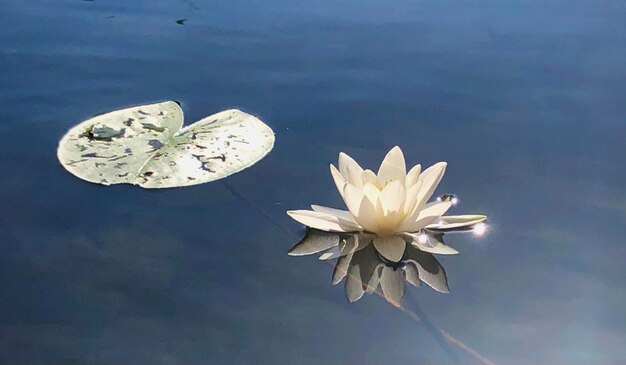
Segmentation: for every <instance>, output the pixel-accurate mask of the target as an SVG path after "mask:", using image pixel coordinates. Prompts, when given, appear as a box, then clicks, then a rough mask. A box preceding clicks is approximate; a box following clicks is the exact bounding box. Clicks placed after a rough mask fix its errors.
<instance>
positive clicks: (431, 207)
mask: <svg viewBox="0 0 626 365" xmlns="http://www.w3.org/2000/svg"><path fill="white" fill-rule="evenodd" d="M451 206H452V202H450V201H441V202H432V203H428V204H426V205H425V206H424V209H422V210H421V211H419V214H417V217H416V218H415V220H413V221H411V220H410V219H411V218H410V217H409V218H407V220H406V221H405V222H404V223H403V224H402V226H400V230H401V231H404V232H416V231H419V230H420V229H422V228H424V227H426V226H427V225H429V224H431V223H433V222H435V221H437V220H439V218H440V217H441V216H442V215H444V214H445V213H446V212H447V211H448V209H450V207H451Z"/></svg>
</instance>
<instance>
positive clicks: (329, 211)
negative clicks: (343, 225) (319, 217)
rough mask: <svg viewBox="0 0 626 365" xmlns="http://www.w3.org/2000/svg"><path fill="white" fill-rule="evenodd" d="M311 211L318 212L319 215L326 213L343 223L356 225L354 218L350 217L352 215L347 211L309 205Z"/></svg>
mask: <svg viewBox="0 0 626 365" xmlns="http://www.w3.org/2000/svg"><path fill="white" fill-rule="evenodd" d="M311 209H313V211H315V212H320V213H326V214H330V215H334V216H335V217H337V218H339V219H343V220H345V221H348V222H352V223H355V224H356V220H355V219H354V216H352V214H351V213H350V212H348V211H347V210H341V209H335V208H329V207H323V206H321V205H311Z"/></svg>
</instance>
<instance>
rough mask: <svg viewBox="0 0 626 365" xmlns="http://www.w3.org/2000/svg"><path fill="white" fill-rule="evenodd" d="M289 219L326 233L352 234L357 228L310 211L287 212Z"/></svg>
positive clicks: (327, 215)
mask: <svg viewBox="0 0 626 365" xmlns="http://www.w3.org/2000/svg"><path fill="white" fill-rule="evenodd" d="M287 214H289V216H290V217H291V218H293V219H294V220H296V221H298V222H300V223H302V224H304V225H305V226H308V227H311V228H315V229H319V230H322V231H328V232H354V231H358V230H359V228H358V226H356V225H354V224H353V223H350V222H348V221H344V220H343V219H339V218H337V217H335V216H332V215H330V214H325V213H319V212H314V211H311V210H290V211H288V212H287Z"/></svg>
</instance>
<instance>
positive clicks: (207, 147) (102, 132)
mask: <svg viewBox="0 0 626 365" xmlns="http://www.w3.org/2000/svg"><path fill="white" fill-rule="evenodd" d="M182 127H183V111H182V109H181V107H180V106H179V105H178V103H176V102H174V101H166V102H162V103H156V104H149V105H141V106H136V107H131V108H127V109H121V110H116V111H113V112H109V113H106V114H101V115H98V116H95V117H93V118H90V119H88V120H85V121H83V122H81V123H79V124H78V125H76V126H74V127H73V128H71V129H70V130H69V131H68V132H67V133H66V134H65V135H64V136H63V138H62V139H61V141H60V143H59V148H58V150H57V157H58V159H59V161H60V162H61V164H62V165H63V167H64V168H65V169H66V170H67V171H69V172H70V173H71V174H73V175H75V176H76V177H78V178H80V179H83V180H86V181H89V182H92V183H96V184H102V185H112V184H132V185H138V186H140V187H142V188H148V189H158V188H171V187H181V186H190V185H197V184H202V183H206V182H210V181H214V180H218V179H221V178H224V177H226V176H229V175H232V174H234V173H236V172H239V171H241V170H244V169H246V168H248V167H250V166H252V165H254V164H255V163H257V162H258V161H260V160H261V159H262V158H263V157H265V156H266V155H267V154H268V153H269V152H270V151H271V150H272V148H273V147H274V140H275V138H274V132H273V131H272V129H271V128H270V127H269V126H267V125H266V124H265V123H263V122H262V121H261V120H259V119H258V118H256V117H255V116H253V115H250V114H248V113H245V112H242V111H241V110H237V109H230V110H225V111H222V112H219V113H217V114H213V115H211V116H208V117H206V118H203V119H201V120H199V121H197V122H196V123H193V124H191V125H189V126H187V127H185V128H182Z"/></svg>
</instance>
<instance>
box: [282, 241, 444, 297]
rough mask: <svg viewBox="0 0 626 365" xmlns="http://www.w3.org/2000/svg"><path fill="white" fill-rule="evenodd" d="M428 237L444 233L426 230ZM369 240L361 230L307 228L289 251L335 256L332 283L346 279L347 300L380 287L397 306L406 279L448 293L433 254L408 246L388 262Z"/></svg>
mask: <svg viewBox="0 0 626 365" xmlns="http://www.w3.org/2000/svg"><path fill="white" fill-rule="evenodd" d="M428 236H430V237H431V238H432V239H436V240H438V241H442V240H443V233H429V234H428ZM369 242H371V237H369V236H368V235H364V234H361V233H353V234H345V233H331V232H324V231H319V230H316V229H309V230H307V233H306V236H305V237H304V238H303V239H302V240H301V241H300V242H298V243H297V244H296V245H295V246H294V247H293V248H292V249H291V250H290V251H289V254H290V255H293V256H301V255H310V254H315V253H320V252H322V254H321V256H320V259H322V260H325V259H330V258H337V262H336V264H335V269H334V270H333V276H332V283H333V284H337V283H339V282H340V281H341V280H343V279H344V278H345V279H346V284H345V291H346V297H347V298H348V300H349V301H350V302H354V301H357V300H359V299H360V298H361V297H362V296H363V294H365V293H367V294H371V293H373V292H374V291H375V290H376V289H377V288H378V287H380V288H381V292H382V295H383V297H384V298H385V299H386V300H387V301H388V302H389V303H391V304H393V305H395V306H399V305H400V304H401V302H402V298H403V296H404V289H405V285H406V282H408V283H410V284H411V285H414V286H419V285H420V284H421V283H426V284H427V285H428V286H430V287H431V288H433V289H434V290H436V291H438V292H442V293H447V292H448V282H447V278H446V272H445V271H444V269H443V267H442V266H441V264H440V263H439V261H437V259H436V258H435V257H434V256H433V255H432V254H430V253H428V252H424V251H422V250H419V249H417V248H416V247H414V246H412V245H408V246H407V247H406V250H405V251H404V254H403V256H402V258H401V259H400V260H399V261H398V262H391V261H389V260H387V259H385V258H384V257H382V256H381V255H380V254H377V251H376V250H375V249H374V246H373V245H369V244H368V243H369Z"/></svg>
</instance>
